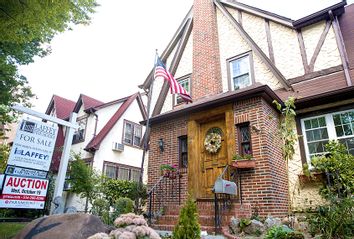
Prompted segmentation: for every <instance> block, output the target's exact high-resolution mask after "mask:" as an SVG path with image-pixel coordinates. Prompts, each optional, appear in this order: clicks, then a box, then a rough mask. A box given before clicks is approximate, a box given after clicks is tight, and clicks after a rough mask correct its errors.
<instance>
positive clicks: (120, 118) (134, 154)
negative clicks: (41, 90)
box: [46, 93, 146, 211]
mask: <svg viewBox="0 0 354 239" xmlns="http://www.w3.org/2000/svg"><path fill="white" fill-rule="evenodd" d="M71 112H75V113H77V123H78V125H79V128H78V130H77V131H76V132H75V133H74V137H73V142H72V147H71V150H72V152H74V153H77V154H80V155H81V158H82V159H83V160H85V161H86V162H87V164H88V165H90V166H92V167H93V168H94V169H95V170H97V171H98V172H101V173H102V174H103V175H105V176H107V177H109V178H114V179H120V180H129V181H139V177H140V168H141V160H142V148H141V145H142V139H143V134H144V127H143V126H142V125H140V124H139V122H140V121H142V120H144V119H146V111H145V106H144V104H143V101H142V98H141V95H140V93H135V94H133V95H130V96H127V97H124V98H121V99H118V100H114V101H111V102H108V103H103V102H101V101H99V100H96V99H93V98H92V97H89V96H86V95H83V94H81V95H80V97H79V99H78V100H77V101H76V102H73V101H71V100H68V99H65V98H63V97H60V96H57V95H54V96H53V97H52V99H51V102H50V103H49V105H48V108H47V110H46V114H49V115H53V116H56V117H58V118H60V119H64V120H67V119H69V116H70V113H71ZM60 127H61V128H59V131H58V136H57V141H56V149H57V150H55V152H54V153H53V159H52V166H51V170H52V171H54V172H55V171H57V170H58V167H59V163H60V158H61V150H60V148H61V146H63V144H64V134H65V129H64V128H63V127H62V126H60ZM69 188H70V185H69V184H66V185H65V187H64V189H69ZM64 197H65V199H64V200H65V203H66V206H75V207H76V208H77V209H78V210H79V211H83V209H84V206H85V202H84V200H82V199H81V198H79V197H77V196H76V195H75V194H73V193H70V191H66V193H64Z"/></svg>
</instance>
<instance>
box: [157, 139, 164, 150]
mask: <svg viewBox="0 0 354 239" xmlns="http://www.w3.org/2000/svg"><path fill="white" fill-rule="evenodd" d="M158 143H159V148H160V152H163V151H164V145H165V143H164V142H163V139H162V138H161V139H159V141H158Z"/></svg>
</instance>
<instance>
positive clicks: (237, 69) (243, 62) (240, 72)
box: [229, 54, 252, 90]
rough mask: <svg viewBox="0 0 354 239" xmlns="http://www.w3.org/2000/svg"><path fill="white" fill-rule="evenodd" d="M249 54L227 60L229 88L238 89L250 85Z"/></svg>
mask: <svg viewBox="0 0 354 239" xmlns="http://www.w3.org/2000/svg"><path fill="white" fill-rule="evenodd" d="M250 69H251V67H250V55H249V54H247V55H243V56H241V57H238V58H236V59H235V58H233V59H231V60H230V61H229V71H230V79H231V87H230V88H231V90H238V89H241V88H244V87H246V86H249V85H251V83H252V81H251V73H250V72H251V71H250Z"/></svg>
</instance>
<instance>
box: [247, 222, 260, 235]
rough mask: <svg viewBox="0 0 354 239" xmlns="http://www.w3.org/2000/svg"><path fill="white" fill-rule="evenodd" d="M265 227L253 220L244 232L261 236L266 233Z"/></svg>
mask: <svg viewBox="0 0 354 239" xmlns="http://www.w3.org/2000/svg"><path fill="white" fill-rule="evenodd" d="M264 230H265V227H264V225H263V223H261V222H260V221H257V220H255V219H253V220H251V224H250V225H248V226H247V227H245V229H244V231H245V233H246V234H248V235H260V234H262V233H263V232H264Z"/></svg>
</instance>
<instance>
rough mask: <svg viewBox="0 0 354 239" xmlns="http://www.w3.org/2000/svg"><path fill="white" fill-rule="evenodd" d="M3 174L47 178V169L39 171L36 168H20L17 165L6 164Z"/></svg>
mask: <svg viewBox="0 0 354 239" xmlns="http://www.w3.org/2000/svg"><path fill="white" fill-rule="evenodd" d="M5 174H7V175H14V176H21V177H30V178H47V174H48V172H47V171H41V170H36V169H29V168H21V167H17V166H12V165H7V167H6V170H5Z"/></svg>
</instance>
